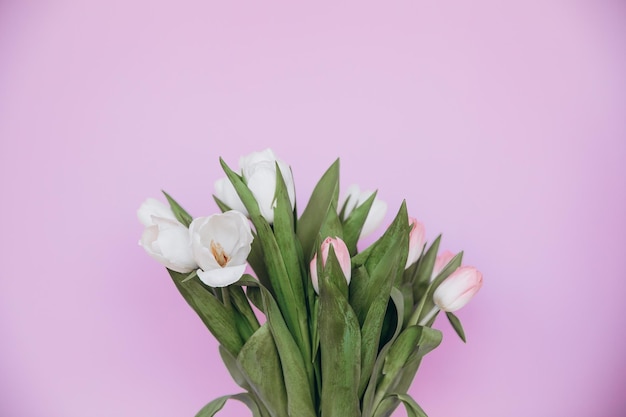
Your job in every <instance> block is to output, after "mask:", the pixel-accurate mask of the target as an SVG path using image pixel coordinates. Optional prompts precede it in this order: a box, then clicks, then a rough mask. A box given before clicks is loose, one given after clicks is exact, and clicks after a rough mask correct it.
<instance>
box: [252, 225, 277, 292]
mask: <svg viewBox="0 0 626 417" xmlns="http://www.w3.org/2000/svg"><path fill="white" fill-rule="evenodd" d="M252 236H253V237H254V239H253V240H252V245H251V246H250V253H249V254H248V264H249V265H250V267H251V268H252V270H253V271H254V273H255V274H256V276H257V278H258V279H259V282H260V283H261V284H262V285H263V286H264V287H265V288H267V289H268V290H270V292H271V291H273V289H272V283H271V282H270V278H269V276H268V273H267V266H266V265H265V257H264V255H263V244H262V243H261V239H258V238H257V234H256V233H255V232H254V231H253V232H252Z"/></svg>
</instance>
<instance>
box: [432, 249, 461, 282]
mask: <svg viewBox="0 0 626 417" xmlns="http://www.w3.org/2000/svg"><path fill="white" fill-rule="evenodd" d="M454 256H455V255H454V253H452V252H450V251H449V250H445V251H443V252H442V253H441V254H440V255H437V259H435V266H434V267H433V273H432V275H431V276H430V280H431V281H432V280H434V279H435V278H437V275H439V274H440V273H441V271H443V269H444V268H445V267H446V266H447V265H448V264H449V263H450V261H451V260H452V258H454Z"/></svg>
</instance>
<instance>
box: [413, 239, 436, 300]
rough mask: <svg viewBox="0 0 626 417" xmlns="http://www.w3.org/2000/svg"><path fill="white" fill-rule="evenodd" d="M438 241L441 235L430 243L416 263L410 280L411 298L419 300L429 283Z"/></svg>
mask: <svg viewBox="0 0 626 417" xmlns="http://www.w3.org/2000/svg"><path fill="white" fill-rule="evenodd" d="M440 242H441V235H439V236H437V239H435V240H434V241H433V243H432V245H430V247H429V248H428V250H427V251H426V253H425V254H424V255H423V256H422V257H421V258H420V260H419V262H418V264H417V269H416V271H415V276H414V277H413V278H412V280H411V282H412V285H413V298H414V299H415V300H419V299H421V298H422V297H423V296H424V294H425V292H426V289H427V288H428V285H429V284H430V276H431V275H432V273H433V268H434V267H435V261H436V260H437V252H438V251H439V244H440Z"/></svg>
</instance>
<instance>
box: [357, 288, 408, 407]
mask: <svg viewBox="0 0 626 417" xmlns="http://www.w3.org/2000/svg"><path fill="white" fill-rule="evenodd" d="M390 297H391V301H392V302H393V306H394V309H395V314H396V320H395V322H396V327H395V331H394V332H393V334H392V335H391V336H390V338H389V341H388V342H387V343H386V344H385V345H384V346H382V348H381V349H380V351H379V353H378V356H377V357H376V362H375V363H374V368H373V369H372V371H371V374H370V375H369V376H368V378H369V382H368V384H367V388H366V390H365V393H364V394H363V402H362V403H363V416H370V415H371V413H372V412H373V411H374V410H372V408H373V406H374V394H375V393H376V388H377V387H378V383H379V380H380V377H381V376H382V370H383V366H384V363H385V358H386V357H387V353H388V352H389V349H391V346H392V345H393V342H394V341H395V340H396V338H397V337H398V335H399V334H400V331H401V330H402V317H403V316H404V302H403V300H402V294H401V293H400V291H399V290H398V289H397V288H392V289H391V293H390Z"/></svg>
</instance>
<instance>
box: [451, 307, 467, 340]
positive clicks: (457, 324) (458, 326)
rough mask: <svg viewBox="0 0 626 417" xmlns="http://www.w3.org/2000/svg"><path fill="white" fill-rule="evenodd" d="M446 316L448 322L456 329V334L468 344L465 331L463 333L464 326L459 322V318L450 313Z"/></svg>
mask: <svg viewBox="0 0 626 417" xmlns="http://www.w3.org/2000/svg"><path fill="white" fill-rule="evenodd" d="M446 316H447V317H448V320H449V321H450V324H451V325H452V328H453V329H454V331H455V332H456V334H457V335H458V336H459V337H460V338H461V340H462V341H463V343H466V340H465V331H463V326H462V325H461V320H459V318H458V317H457V316H455V315H454V314H452V313H450V312H449V311H446Z"/></svg>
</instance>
